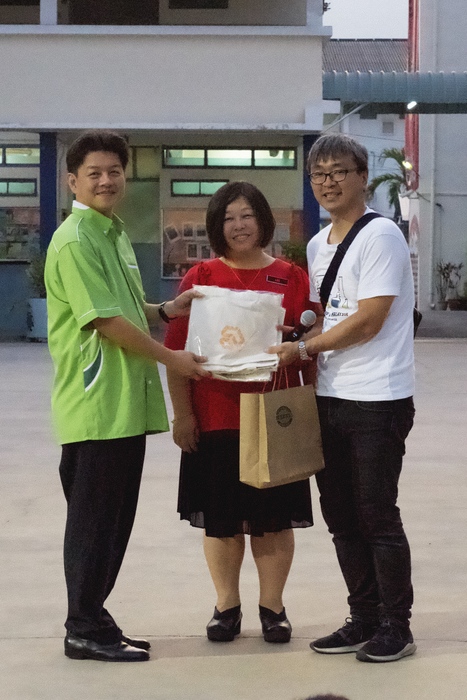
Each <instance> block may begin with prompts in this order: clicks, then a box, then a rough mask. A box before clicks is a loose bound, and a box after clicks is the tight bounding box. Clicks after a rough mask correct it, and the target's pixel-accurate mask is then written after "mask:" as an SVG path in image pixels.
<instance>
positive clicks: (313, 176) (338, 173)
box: [310, 168, 358, 185]
mask: <svg viewBox="0 0 467 700" xmlns="http://www.w3.org/2000/svg"><path fill="white" fill-rule="evenodd" d="M357 170H358V168H353V169H352V170H331V172H330V173H318V172H317V173H310V182H312V183H313V185H324V183H325V182H326V178H327V177H328V178H329V179H330V180H331V181H332V182H343V181H344V180H345V178H346V177H347V174H348V173H355V172H356V171H357Z"/></svg>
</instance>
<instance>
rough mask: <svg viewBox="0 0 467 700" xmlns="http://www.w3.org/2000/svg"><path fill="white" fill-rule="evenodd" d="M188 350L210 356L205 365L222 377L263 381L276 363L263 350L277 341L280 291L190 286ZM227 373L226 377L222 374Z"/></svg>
mask: <svg viewBox="0 0 467 700" xmlns="http://www.w3.org/2000/svg"><path fill="white" fill-rule="evenodd" d="M193 289H196V290H197V291H199V292H201V294H203V295H204V296H203V297H202V298H201V299H194V300H193V302H192V305H191V313H190V321H189V325H188V336H187V341H186V346H185V348H186V350H189V351H190V352H194V353H196V354H197V355H205V356H206V357H207V358H208V361H207V363H206V364H204V365H203V367H205V369H207V370H209V371H211V372H213V374H214V375H215V376H219V378H222V379H231V380H238V381H248V380H250V381H267V379H269V378H270V373H271V371H273V370H275V369H276V368H277V365H278V357H277V355H269V354H268V353H267V352H266V350H267V349H268V347H270V346H271V345H278V344H279V343H280V342H281V339H282V334H281V332H280V331H278V330H277V329H276V326H277V325H281V324H283V322H284V315H285V309H284V308H283V307H282V294H275V293H273V292H254V291H251V290H246V291H237V290H233V289H225V288H223V287H213V286H208V285H194V287H193ZM226 375H227V376H226Z"/></svg>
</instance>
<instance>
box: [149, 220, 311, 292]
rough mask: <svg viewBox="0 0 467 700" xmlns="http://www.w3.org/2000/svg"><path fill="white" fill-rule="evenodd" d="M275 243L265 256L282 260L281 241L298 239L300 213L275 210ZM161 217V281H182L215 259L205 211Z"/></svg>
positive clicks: (271, 244)
mask: <svg viewBox="0 0 467 700" xmlns="http://www.w3.org/2000/svg"><path fill="white" fill-rule="evenodd" d="M273 214H274V218H275V220H276V229H275V232H274V239H273V241H271V243H270V244H269V245H268V247H267V248H266V252H267V253H268V254H269V255H272V256H273V257H275V258H278V257H281V256H282V252H283V251H282V246H281V241H287V240H289V239H290V237H291V235H292V237H295V236H296V235H297V231H298V229H299V227H300V222H299V219H300V214H301V213H300V212H297V211H294V210H292V209H275V210H274V211H273ZM161 217H162V255H161V267H162V270H161V277H162V279H181V278H182V277H184V275H185V274H186V273H187V272H188V270H189V269H190V267H193V266H194V265H197V264H198V263H199V262H202V261H203V260H210V259H211V258H215V257H216V256H215V254H214V252H213V251H212V250H211V246H210V245H209V239H208V235H207V233H206V210H205V209H164V210H163V211H162V212H161Z"/></svg>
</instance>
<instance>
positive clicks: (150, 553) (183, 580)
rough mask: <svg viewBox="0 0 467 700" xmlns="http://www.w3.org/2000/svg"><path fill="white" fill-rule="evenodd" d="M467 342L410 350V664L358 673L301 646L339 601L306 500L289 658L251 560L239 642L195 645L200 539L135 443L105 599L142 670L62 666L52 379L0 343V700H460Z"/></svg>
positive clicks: (174, 461) (466, 608)
mask: <svg viewBox="0 0 467 700" xmlns="http://www.w3.org/2000/svg"><path fill="white" fill-rule="evenodd" d="M466 351H467V341H466V340H462V339H457V340H453V339H451V340H446V339H444V340H438V339H436V340H426V339H420V340H417V341H416V358H417V396H416V405H417V417H416V425H415V427H414V429H413V431H412V433H411V435H410V437H409V440H408V449H407V458H406V463H405V469H404V471H403V476H402V479H401V484H400V505H401V508H402V512H403V517H404V522H405V525H406V530H407V533H408V536H409V540H410V542H411V546H412V554H413V576H414V585H415V595H416V603H415V607H414V616H413V625H412V626H413V631H414V635H415V637H416V641H417V644H418V651H417V653H416V655H415V656H413V657H410V658H407V659H403V660H402V661H399V662H397V663H392V664H374V665H372V664H364V663H360V662H358V661H356V660H355V657H354V655H353V654H349V655H344V656H335V657H332V656H324V655H319V654H315V653H313V652H311V651H310V649H309V648H308V643H309V641H310V640H311V639H313V638H315V637H317V636H320V635H322V634H325V633H328V632H331V631H333V630H334V629H336V628H337V627H339V626H340V625H341V624H342V622H343V620H344V618H345V616H346V614H347V609H346V604H345V596H346V593H345V590H344V585H343V583H342V580H341V576H340V572H339V570H338V567H337V563H336V560H335V555H334V550H333V546H332V543H331V540H330V537H329V535H328V534H327V532H326V530H325V527H324V525H323V522H322V519H321V516H320V513H319V507H318V500H317V494H316V489H315V488H314V493H313V498H314V507H315V514H316V525H315V527H314V528H312V529H309V530H305V531H299V532H297V534H296V540H297V550H296V557H295V562H294V565H293V568H292V572H291V575H290V579H289V582H288V586H287V591H286V606H287V612H288V615H289V618H290V620H291V621H292V624H293V627H294V636H293V640H292V642H291V644H290V645H286V646H274V645H267V644H265V643H264V641H263V640H262V638H261V637H260V631H259V621H258V618H257V581H256V576H255V571H254V566H253V564H252V560H251V555H249V554H247V556H246V558H245V564H244V568H243V573H242V592H243V610H244V620H243V630H242V635H241V636H240V637H239V638H238V639H237V640H236V641H235V642H233V643H232V644H225V645H216V644H213V643H210V642H208V641H207V640H206V638H205V636H204V628H205V625H206V623H207V621H208V619H209V618H210V616H211V614H212V610H213V605H214V590H213V587H212V584H211V582H210V578H209V575H208V572H207V569H206V565H205V562H204V558H203V554H202V550H201V532H200V531H198V530H195V529H192V528H190V527H189V526H188V524H187V523H180V522H179V521H178V517H177V514H176V513H175V508H176V506H175V503H176V495H177V468H178V450H177V448H176V447H175V446H174V445H173V444H172V441H171V437H170V435H168V434H167V435H159V436H154V437H152V438H150V439H149V441H148V454H147V460H146V467H145V474H144V481H143V486H142V490H141V498H140V504H139V510H138V515H137V520H136V524H135V528H134V532H133V535H132V539H131V541H130V546H129V550H128V553H127V556H126V559H125V562H124V565H123V568H122V571H121V574H120V577H119V579H118V581H117V586H116V588H115V590H114V592H113V593H112V596H111V598H110V599H109V608H110V610H111V611H112V613H113V614H114V615H115V616H116V618H117V620H118V621H119V623H120V625H121V626H122V627H123V629H124V630H125V631H126V632H127V633H128V634H134V635H138V634H139V635H147V636H148V637H149V638H150V639H151V640H152V642H153V653H152V657H151V660H150V662H149V663H145V664H128V665H127V664H104V663H100V662H94V661H72V660H69V659H67V658H65V656H64V655H63V647H62V644H63V642H62V640H63V635H64V630H63V617H64V612H65V586H64V580H63V573H62V562H61V548H62V536H63V526H64V520H65V502H64V498H63V496H62V493H61V488H60V484H59V480H58V474H57V464H58V460H59V448H58V447H57V446H56V445H54V442H53V438H52V435H51V430H50V418H49V409H48V406H49V396H48V395H49V388H50V382H51V365H50V361H49V358H48V351H47V346H46V345H45V344H32V343H17V344H16V343H15V344H0V367H1V385H0V386H1V401H0V425H1V431H0V436H1V445H0V447H1V450H0V455H1V457H0V459H1V464H0V499H1V502H0V522H1V528H0V551H1V562H2V565H1V567H0V600H1V605H0V682H1V687H2V690H1V691H0V692H1V694H2V696H3V697H4V698H6V699H8V700H38V699H41V700H46V699H47V700H48V699H51V700H52V699H53V700H56V699H58V698H60V699H61V700H75V699H76V700H78V698H79V700H83V698H86V699H87V700H107V699H111V700H120V699H122V700H123V698H125V699H126V698H131V699H132V700H133V699H134V700H146V699H148V700H149V698H150V699H151V700H182V698H183V700H220V699H222V700H223V699H226V700H230V699H234V698H235V699H236V700H253V699H254V700H263V699H266V698H268V700H299V699H303V698H305V697H306V696H307V695H312V694H315V693H318V692H334V693H337V694H343V695H346V696H348V698H350V700H370V699H371V700H409V699H410V700H413V698H416V699H417V700H428V699H430V700H431V699H432V698H442V697H445V698H449V700H466V698H467V680H466V671H465V668H466V666H465V664H466V663H467V547H466V545H465V534H466V532H467V476H466V458H465V451H466V450H465V443H464V439H465V432H464V431H467V427H466V426H467V421H466V418H467V352H466Z"/></svg>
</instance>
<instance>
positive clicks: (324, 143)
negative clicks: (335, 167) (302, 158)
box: [306, 134, 368, 173]
mask: <svg viewBox="0 0 467 700" xmlns="http://www.w3.org/2000/svg"><path fill="white" fill-rule="evenodd" d="M342 156H344V157H345V156H350V157H351V158H353V159H354V161H355V165H356V166H357V168H358V171H359V172H365V171H366V172H368V151H367V150H366V148H365V146H362V144H361V143H358V141H356V140H355V139H353V138H351V137H350V136H346V135H345V134H326V135H324V136H320V137H319V139H318V140H317V141H315V143H314V144H313V146H312V147H311V150H310V152H309V154H308V159H307V163H306V166H307V170H308V172H309V173H311V169H312V168H313V167H314V166H315V165H316V164H317V163H320V162H321V161H326V160H331V159H335V158H338V157H342Z"/></svg>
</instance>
